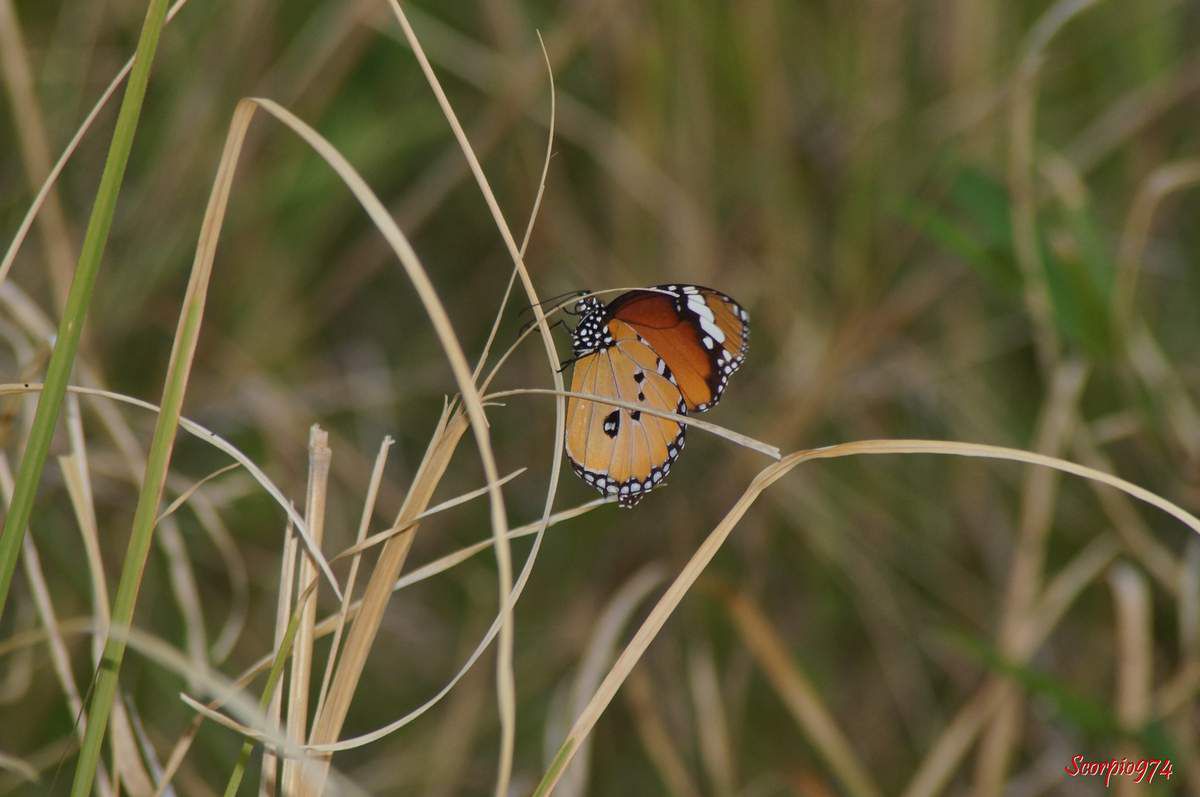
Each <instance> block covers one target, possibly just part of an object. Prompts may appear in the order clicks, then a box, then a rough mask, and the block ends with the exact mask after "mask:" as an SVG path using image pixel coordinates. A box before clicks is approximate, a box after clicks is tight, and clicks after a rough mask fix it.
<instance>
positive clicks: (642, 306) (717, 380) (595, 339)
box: [567, 285, 750, 507]
mask: <svg viewBox="0 0 1200 797" xmlns="http://www.w3.org/2000/svg"><path fill="white" fill-rule="evenodd" d="M575 312H576V313H578V314H579V315H580V316H582V318H581V320H580V322H579V324H578V326H576V327H575V329H574V331H573V332H572V333H571V344H572V347H573V348H574V355H575V357H574V362H575V370H574V373H573V374H572V378H571V391H572V392H575V393H591V394H593V395H597V396H604V397H611V398H614V399H620V400H622V401H628V402H631V403H633V404H638V405H645V406H646V407H648V408H650V409H655V410H661V411H664V412H671V413H677V414H679V415H687V414H688V413H689V412H705V411H706V410H709V409H712V407H714V406H716V404H717V402H718V401H720V400H721V394H722V393H723V392H724V391H725V386H726V384H727V383H728V381H729V377H730V376H732V375H733V373H734V372H735V371H737V370H738V368H740V367H741V365H742V363H743V362H745V361H746V352H747V351H748V350H749V348H750V314H749V313H747V312H746V311H745V310H744V309H742V307H741V306H740V305H738V303H737V302H735V301H734V300H733V299H731V298H730V297H728V296H726V295H725V294H723V293H721V292H720V291H715V290H713V289H712V288H703V287H701V286H699V285H659V286H657V287H655V288H651V289H646V290H636V291H629V292H628V293H623V294H621V295H620V296H618V297H617V298H616V299H614V300H613V301H611V302H609V304H608V305H604V304H603V303H602V302H601V301H600V300H599V299H597V298H595V297H594V296H592V297H588V298H585V299H581V300H580V301H578V302H576V304H575ZM685 429H686V427H685V426H684V425H683V424H682V423H679V422H678V421H675V420H672V419H670V418H665V417H660V416H657V415H648V414H643V413H642V412H641V410H630V409H626V408H624V407H614V406H612V405H609V404H601V403H599V402H596V401H590V400H588V399H580V398H571V399H570V401H569V402H568V404H567V457H568V459H570V460H571V466H572V468H574V470H575V473H577V474H578V475H579V477H580V478H582V479H583V480H584V481H585V482H587V483H588V484H590V485H591V486H592V487H594V488H596V489H597V490H598V491H600V492H601V493H603V494H604V495H615V496H617V503H618V504H619V505H620V506H623V507H630V506H633V505H634V504H636V503H637V502H638V501H640V500H641V498H642V496H643V495H645V494H646V493H648V492H650V491H651V490H653V489H654V488H655V487H658V486H659V484H661V483H662V481H663V479H665V478H666V476H667V474H668V473H669V472H670V470H671V463H672V462H674V461H675V458H676V457H678V456H679V452H680V451H682V450H683V443H684V432H685Z"/></svg>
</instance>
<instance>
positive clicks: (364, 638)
mask: <svg viewBox="0 0 1200 797" xmlns="http://www.w3.org/2000/svg"><path fill="white" fill-rule="evenodd" d="M392 8H393V11H395V12H396V14H397V17H398V18H399V19H400V21H401V25H402V26H403V27H404V28H405V33H406V35H407V36H408V37H409V40H410V45H411V46H412V47H413V49H414V52H415V53H416V54H417V57H418V60H419V61H420V62H421V64H422V68H423V69H424V70H425V73H426V77H427V78H428V79H429V82H430V86H431V87H432V88H433V89H434V92H435V94H436V95H437V96H438V99H439V102H440V103H441V104H442V108H443V111H444V112H445V113H446V117H447V120H448V121H449V122H450V124H451V127H452V129H453V130H454V132H455V134H456V137H457V138H458V139H459V142H460V144H461V146H462V148H463V152H464V155H465V156H466V157H467V159H468V161H469V162H470V165H471V167H472V171H473V172H474V173H475V176H476V179H477V181H478V182H479V184H480V190H481V191H483V193H484V197H485V199H486V200H487V201H488V206H489V209H491V210H492V213H493V217H494V218H495V220H496V223H497V227H498V228H499V230H500V232H501V235H502V237H503V238H504V241H505V243H506V244H507V245H508V247H509V251H510V253H511V254H512V256H513V261H514V265H515V266H516V268H517V269H518V271H519V272H520V276H521V279H522V282H523V284H524V286H525V289H526V293H527V294H528V296H529V297H530V302H531V304H532V305H533V309H534V315H535V317H536V319H537V322H538V326H539V328H540V330H541V332H542V338H543V342H544V344H545V346H546V353H547V357H548V359H549V362H550V365H551V369H552V378H553V380H554V383H555V386H556V387H558V388H560V389H561V387H562V377H561V375H560V374H559V373H558V372H557V369H556V367H555V366H556V358H557V355H556V354H555V349H554V343H553V340H552V339H551V337H550V333H549V328H548V326H547V324H546V320H545V316H544V314H543V313H542V310H541V307H540V305H539V304H538V300H537V293H536V291H535V290H534V288H533V285H532V282H531V281H530V278H529V275H528V272H527V271H526V270H525V267H524V263H523V261H522V258H521V254H520V252H519V251H518V250H517V248H516V244H515V242H514V241H513V238H512V233H511V231H509V229H508V227H507V224H506V223H505V222H504V219H503V216H502V214H501V213H500V211H499V206H498V205H497V204H496V201H495V197H494V195H493V194H492V192H491V189H490V187H489V186H488V184H487V180H486V178H485V177H484V175H483V172H482V169H481V168H480V167H479V164H478V161H477V160H476V158H475V156H474V153H473V152H472V151H471V147H470V144H469V142H467V141H466V138H465V135H464V134H463V133H462V128H461V126H460V125H459V124H458V121H457V119H456V118H455V116H454V113H453V110H452V109H451V108H450V107H449V103H448V101H446V99H445V94H444V93H443V92H442V91H441V87H440V85H439V84H438V82H437V78H436V76H435V75H434V74H433V72H432V68H430V67H429V63H428V60H427V59H426V58H425V55H424V53H423V51H422V50H421V48H420V44H419V42H417V41H416V37H415V35H413V34H412V31H411V28H409V27H408V24H407V21H406V20H405V19H404V15H403V12H402V11H401V10H400V8H399V6H398V5H396V4H394V3H393V4H392ZM543 57H546V53H545V48H544V47H543ZM546 60H547V64H548V63H549V60H548V58H547V59H546ZM551 89H552V93H551V97H552V101H551V120H552V121H553V115H554V107H555V106H554V102H553V79H552V76H551ZM263 105H264V107H266V108H267V109H268V110H270V111H271V112H272V113H275V114H276V116H277V117H279V118H280V119H281V120H282V121H284V122H286V123H288V124H289V125H291V126H292V127H293V129H295V130H296V131H297V132H298V133H300V134H301V135H302V136H304V137H305V139H306V140H307V141H309V143H310V144H311V145H313V146H314V147H315V148H317V149H318V151H319V152H321V154H322V156H324V157H325V158H326V159H327V160H328V161H329V162H330V164H331V165H333V166H334V167H335V168H336V169H337V170H338V172H339V175H340V176H342V177H343V179H344V180H346V182H347V185H348V186H349V187H350V188H351V189H352V190H354V191H355V193H356V195H357V196H358V198H359V200H360V202H362V203H363V204H364V207H366V208H367V210H368V212H369V213H371V215H372V218H373V219H374V220H375V221H376V224H377V225H379V227H380V230H381V231H382V232H383V233H384V235H385V237H386V238H388V241H389V243H390V244H391V245H392V247H393V249H394V250H395V252H396V254H397V255H398V256H399V257H400V260H401V263H402V264H403V265H404V267H405V269H406V271H407V272H408V274H409V276H410V278H411V279H412V281H413V283H414V285H415V286H416V287H417V290H418V293H420V294H421V298H422V301H423V302H424V303H425V305H426V308H427V310H428V311H429V313H430V314H431V316H432V317H433V320H434V326H435V328H436V329H437V331H438V333H439V337H440V338H441V342H442V344H443V348H444V349H445V350H446V354H447V356H448V359H449V360H450V364H451V366H452V368H453V370H454V372H455V377H456V380H457V381H458V382H459V388H460V391H461V396H462V398H463V407H464V408H465V411H466V412H467V414H468V415H469V416H470V418H471V426H472V429H473V431H474V433H475V436H476V440H477V443H478V444H479V448H480V455H481V457H482V459H483V464H484V472H485V475H486V476H487V477H488V484H489V487H490V494H491V499H492V500H491V508H492V527H493V537H494V539H495V544H496V556H497V564H498V570H499V575H500V578H499V583H500V586H501V594H502V597H501V601H500V603H501V608H500V613H499V616H498V621H499V623H500V626H501V630H502V631H505V630H507V631H510V632H511V627H510V626H511V602H512V601H515V600H516V598H517V597H518V596H519V594H520V589H521V588H522V587H523V586H524V583H525V581H526V579H527V578H528V574H529V572H530V569H531V567H532V564H533V561H534V558H535V557H536V554H537V550H538V547H539V545H540V542H541V539H542V534H543V533H544V530H545V526H546V525H547V524H548V522H549V521H548V519H549V516H550V510H551V507H552V505H553V501H554V493H555V489H556V485H557V481H558V474H559V469H560V467H561V457H560V456H559V451H560V450H561V448H562V436H563V430H562V427H563V414H564V403H563V402H562V401H561V400H559V401H558V402H557V416H556V425H555V429H556V431H555V448H554V458H553V460H552V465H551V479H550V487H549V489H548V491H547V496H546V503H545V507H544V510H543V522H542V529H540V530H539V532H538V535H537V537H536V538H535V541H534V545H533V548H532V549H531V551H530V554H529V557H528V558H527V559H526V564H525V567H524V568H523V569H522V572H521V575H520V577H519V578H518V580H517V584H516V586H515V587H514V588H513V590H512V593H511V595H510V592H509V589H508V588H509V586H510V584H511V562H510V561H508V560H509V558H510V552H509V550H508V539H507V537H508V534H507V530H506V529H505V519H504V517H503V514H504V513H503V498H502V496H501V494H500V493H499V489H498V487H496V486H495V482H496V475H495V465H494V462H493V461H492V457H491V450H490V443H489V440H488V438H487V433H486V428H485V425H486V418H484V417H483V413H482V401H481V399H480V396H479V390H478V388H476V386H475V384H474V379H473V378H472V379H471V380H470V382H469V383H464V381H463V376H462V374H461V373H460V369H465V362H460V360H461V359H462V355H461V349H460V348H459V347H458V346H457V341H456V340H454V339H453V336H452V334H450V335H447V334H445V333H444V332H443V327H444V328H446V330H447V331H448V326H449V325H448V323H447V322H446V321H445V318H444V312H443V311H442V309H441V306H440V304H438V302H437V298H436V294H434V293H433V292H432V289H431V288H430V287H429V286H428V284H427V279H426V277H425V275H424V272H423V271H422V270H421V267H420V264H419V262H418V261H416V258H415V255H414V253H413V252H412V251H411V247H409V246H408V244H407V241H406V240H405V239H404V237H403V235H402V234H401V233H400V231H399V230H398V229H396V228H395V225H394V223H393V222H392V220H391V218H390V216H388V215H387V214H386V212H385V211H384V210H383V208H382V207H381V206H379V203H378V200H377V199H376V198H375V197H374V196H373V195H371V194H370V193H369V192H368V191H367V190H366V189H365V186H361V187H360V185H359V184H360V183H361V180H360V178H358V177H357V175H355V174H354V173H353V170H352V169H350V167H349V165H348V164H346V163H345V162H344V159H341V158H340V156H338V155H337V153H336V152H335V151H331V148H327V145H326V144H325V143H324V142H323V141H322V140H320V139H319V137H318V136H316V134H315V132H313V131H311V129H307V128H305V127H303V126H302V125H301V123H299V120H297V119H295V118H294V117H292V116H291V115H290V114H287V113H286V111H283V109H282V108H278V106H273V104H269V103H267V102H265V101H264V103H263ZM551 135H553V124H552V125H551ZM543 174H545V169H544V168H543ZM352 178H353V179H352ZM463 420H464V419H463V418H462V413H461V412H457V411H456V413H455V415H454V417H453V418H449V419H448V418H447V417H446V416H443V421H442V424H443V426H442V429H441V430H439V432H438V433H437V434H435V438H434V440H433V441H431V448H430V451H434V450H435V449H434V443H439V442H442V445H440V446H439V448H440V449H441V452H439V457H440V459H441V460H442V462H440V463H439V464H437V465H436V466H435V467H434V468H433V469H432V470H431V471H430V472H431V473H432V474H434V475H433V478H432V481H431V483H430V485H429V486H428V487H425V486H424V485H422V490H421V492H422V493H423V495H421V496H420V497H419V499H418V501H416V502H414V504H413V508H412V509H411V510H410V514H409V515H408V517H412V516H414V515H415V514H418V513H419V512H420V511H421V508H423V507H424V506H425V505H427V504H428V502H429V500H430V497H431V494H432V487H433V486H436V483H437V481H438V480H440V478H441V473H442V472H444V470H445V464H446V461H448V458H449V455H450V454H451V453H453V450H454V447H455V446H456V445H457V442H458V439H459V438H460V437H461V435H462V433H463V432H464V431H465V427H464V426H463ZM442 432H445V433H446V434H445V439H444V441H439V440H438V438H439V436H441V433H442ZM425 464H426V462H425V461H424V460H423V461H422V466H421V468H420V469H419V470H418V474H420V473H421V472H422V471H424V470H425V467H424V466H425ZM411 496H412V492H410V494H409V496H408V497H406V499H405V505H406V506H407V505H408V504H409V498H411ZM401 515H402V516H403V515H404V509H402V510H401ZM400 520H401V518H398V519H397V525H399V523H400ZM412 536H413V535H412V534H411V533H409V534H405V535H402V536H400V537H397V538H395V539H394V540H391V541H389V543H388V544H387V545H385V546H384V550H383V552H382V553H381V554H380V559H379V563H378V564H377V566H376V570H375V572H374V573H373V574H372V578H371V582H370V583H369V584H368V587H367V595H366V596H365V597H364V601H363V606H364V612H363V615H365V616H366V617H367V618H369V619H368V621H367V622H366V623H363V622H361V621H360V622H356V623H355V624H354V627H353V628H352V629H351V636H350V638H349V640H348V642H347V651H348V655H347V659H346V662H344V663H343V665H345V666H343V665H339V667H338V673H337V676H336V678H335V685H334V688H333V689H332V690H331V695H334V694H336V696H337V697H338V699H339V703H337V704H335V703H334V701H333V700H332V699H331V701H330V704H329V710H327V711H326V712H324V713H323V714H322V716H320V717H318V718H317V720H316V721H315V723H314V734H313V740H314V747H315V748H316V747H320V746H323V747H324V748H325V749H326V750H328V751H330V752H331V751H332V748H334V747H336V746H337V745H335V744H334V740H335V739H336V738H337V735H338V733H339V732H340V729H341V725H342V723H343V722H344V720H345V715H346V711H347V709H348V707H349V700H350V697H351V695H352V694H353V691H354V688H355V686H356V684H357V682H358V679H359V677H360V675H361V672H362V667H363V665H364V663H365V659H366V653H367V650H369V645H370V640H371V639H373V637H374V635H375V633H376V631H377V629H378V626H379V619H380V618H379V617H378V616H377V615H378V614H381V613H382V609H383V607H384V606H385V605H386V600H387V596H386V594H382V585H383V583H384V582H385V577H388V578H387V580H388V581H390V580H392V579H394V578H395V577H396V576H397V575H398V574H399V571H400V568H401V567H402V566H403V563H404V560H405V558H406V557H407V554H408V548H409V546H410V545H411V541H412ZM393 543H395V544H394V545H393ZM385 565H386V567H385ZM506 565H507V570H506ZM377 576H379V578H376V577H377ZM369 599H371V600H369ZM368 607H369V608H370V610H371V611H366V610H367V608H368ZM360 628H361V630H362V633H361V635H360V634H359V631H360ZM490 634H491V631H490V630H489V636H490ZM483 644H486V640H485V643H483ZM481 650H482V644H481V647H480V648H477V650H476V652H475V653H474V654H473V655H472V661H473V660H474V658H475V657H477V656H478V654H479V653H480V652H481ZM509 652H510V654H511V649H510V651H509ZM510 659H511V656H508V657H506V656H504V652H503V651H501V655H500V657H499V661H498V664H497V679H498V686H499V692H500V698H499V699H500V704H501V716H502V718H503V719H502V725H503V727H504V728H505V729H506V731H505V736H506V737H508V736H511V730H512V727H513V726H514V724H515V695H514V694H513V692H514V690H513V689H512V678H511V660H510ZM468 666H469V665H468ZM343 674H345V678H344V680H342V681H341V683H340V684H339V683H338V680H339V679H342V676H343ZM461 674H462V671H460V673H459V675H458V676H456V680H457V678H458V677H461ZM339 686H340V687H341V688H340V689H339V688H338V687H339ZM506 687H507V688H506ZM444 693H445V692H444V691H443V692H442V694H440V695H439V696H438V697H436V698H434V700H433V701H430V702H429V703H427V704H426V706H425V707H423V708H422V709H419V710H418V713H419V712H420V711H423V710H424V709H425V708H427V707H428V706H429V705H432V703H433V702H436V701H437V700H438V699H440V698H441V696H442V695H444ZM509 708H511V709H512V711H509V710H507V709H509ZM322 742H323V743H324V744H323V745H322V744H321V743H322ZM505 749H507V750H508V752H509V757H511V745H510V744H505V743H502V755H501V763H500V774H499V775H498V780H497V784H498V785H497V788H498V790H499V788H500V784H503V783H505V782H506V781H507V775H506V769H507V768H508V767H509V765H510V764H508V763H506V761H509V759H508V758H506V757H505V756H504V754H503V751H504V750H505ZM328 761H329V759H328V758H326V759H323V760H322V763H323V766H324V767H325V768H327V767H328ZM322 784H323V778H322V776H321V775H318V777H317V778H316V780H315V785H316V791H315V792H313V793H319V791H320V789H321V786H322Z"/></svg>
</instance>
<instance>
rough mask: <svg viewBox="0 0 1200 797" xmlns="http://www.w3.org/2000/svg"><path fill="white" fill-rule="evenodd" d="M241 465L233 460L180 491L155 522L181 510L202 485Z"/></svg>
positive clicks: (161, 520)
mask: <svg viewBox="0 0 1200 797" xmlns="http://www.w3.org/2000/svg"><path fill="white" fill-rule="evenodd" d="M240 465H241V463H238V462H231V463H230V464H228V465H226V466H225V467H223V468H217V469H216V470H214V471H213V472H212V473H210V474H208V475H207V476H205V477H204V478H203V479H201V480H200V481H198V482H196V483H195V484H193V485H192V486H191V487H189V488H188V489H186V490H184V491H183V492H182V493H180V494H179V495H178V496H176V498H175V500H174V501H172V502H171V503H170V504H168V505H167V508H166V509H164V510H163V513H162V514H161V515H159V516H158V520H157V521H155V522H156V523H162V522H163V520H164V519H166V518H167V517H170V516H171V515H173V514H175V513H176V512H177V511H178V510H179V507H181V506H183V505H184V504H186V503H187V502H188V499H189V498H191V497H192V496H193V495H195V494H196V491H197V490H199V489H200V488H201V487H203V486H204V485H206V484H208V483H209V482H210V481H212V480H213V479H217V478H220V477H221V476H224V475H225V474H226V473H229V471H231V470H236V469H237V468H238V467H240Z"/></svg>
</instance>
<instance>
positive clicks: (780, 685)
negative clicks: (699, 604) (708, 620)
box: [726, 594, 882, 797]
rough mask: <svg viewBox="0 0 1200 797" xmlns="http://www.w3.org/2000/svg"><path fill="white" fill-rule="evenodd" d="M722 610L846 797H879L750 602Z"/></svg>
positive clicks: (739, 599) (733, 599) (732, 599)
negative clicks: (854, 796) (732, 621)
mask: <svg viewBox="0 0 1200 797" xmlns="http://www.w3.org/2000/svg"><path fill="white" fill-rule="evenodd" d="M726 604H727V606H728V608H729V613H730V616H731V617H732V618H733V620H734V625H735V626H736V627H737V630H738V633H739V634H740V635H741V637H742V641H743V642H744V643H745V644H746V647H747V648H749V649H750V652H751V653H752V654H753V655H754V658H755V660H756V661H757V662H758V664H759V666H760V667H762V669H763V672H765V673H766V675H767V680H769V681H770V682H771V685H772V686H773V687H774V688H775V691H776V692H777V693H778V694H779V697H780V698H781V699H782V700H783V703H784V705H786V706H787V708H788V711H789V712H790V713H791V715H792V717H793V718H794V719H795V720H796V723H797V724H798V725H799V726H800V727H801V728H802V729H803V730H804V733H805V735H807V736H808V738H809V740H810V741H811V742H812V745H813V747H815V748H816V749H817V751H818V752H820V754H821V756H822V757H823V758H824V759H825V762H826V763H827V764H828V765H829V769H830V770H831V771H832V772H833V774H834V775H835V776H836V777H837V779H838V780H839V781H840V782H841V784H842V786H843V787H844V788H845V790H846V793H847V794H851V795H856V796H857V797H878V795H880V794H881V793H882V792H880V791H879V786H878V785H877V784H876V783H875V782H874V779H873V778H872V777H871V775H870V773H869V772H868V771H867V769H866V768H865V767H864V766H863V765H862V762H861V761H859V760H858V757H857V756H856V755H855V754H854V751H853V749H852V748H851V747H850V743H849V741H848V740H847V739H846V737H845V735H844V734H843V733H842V731H841V729H840V728H838V726H837V722H835V721H834V719H833V716H832V715H831V714H830V713H829V710H828V709H826V708H825V705H824V703H822V701H821V697H820V693H819V691H818V690H817V688H816V687H815V686H814V685H813V684H812V682H811V681H809V680H808V677H807V676H805V675H804V673H803V671H801V670H800V668H799V667H797V666H796V663H795V662H794V661H793V659H792V655H791V653H790V652H789V651H788V649H787V645H786V644H785V643H784V641H783V639H782V638H780V636H779V634H778V633H777V632H776V631H775V629H774V628H772V627H771V623H770V622H769V621H768V620H767V618H766V617H764V616H763V614H762V611H761V610H760V609H759V608H758V607H757V606H756V605H755V604H754V602H753V601H752V600H751V599H750V597H749V596H747V595H744V594H733V595H730V596H729V597H728V598H727V600H726Z"/></svg>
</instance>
